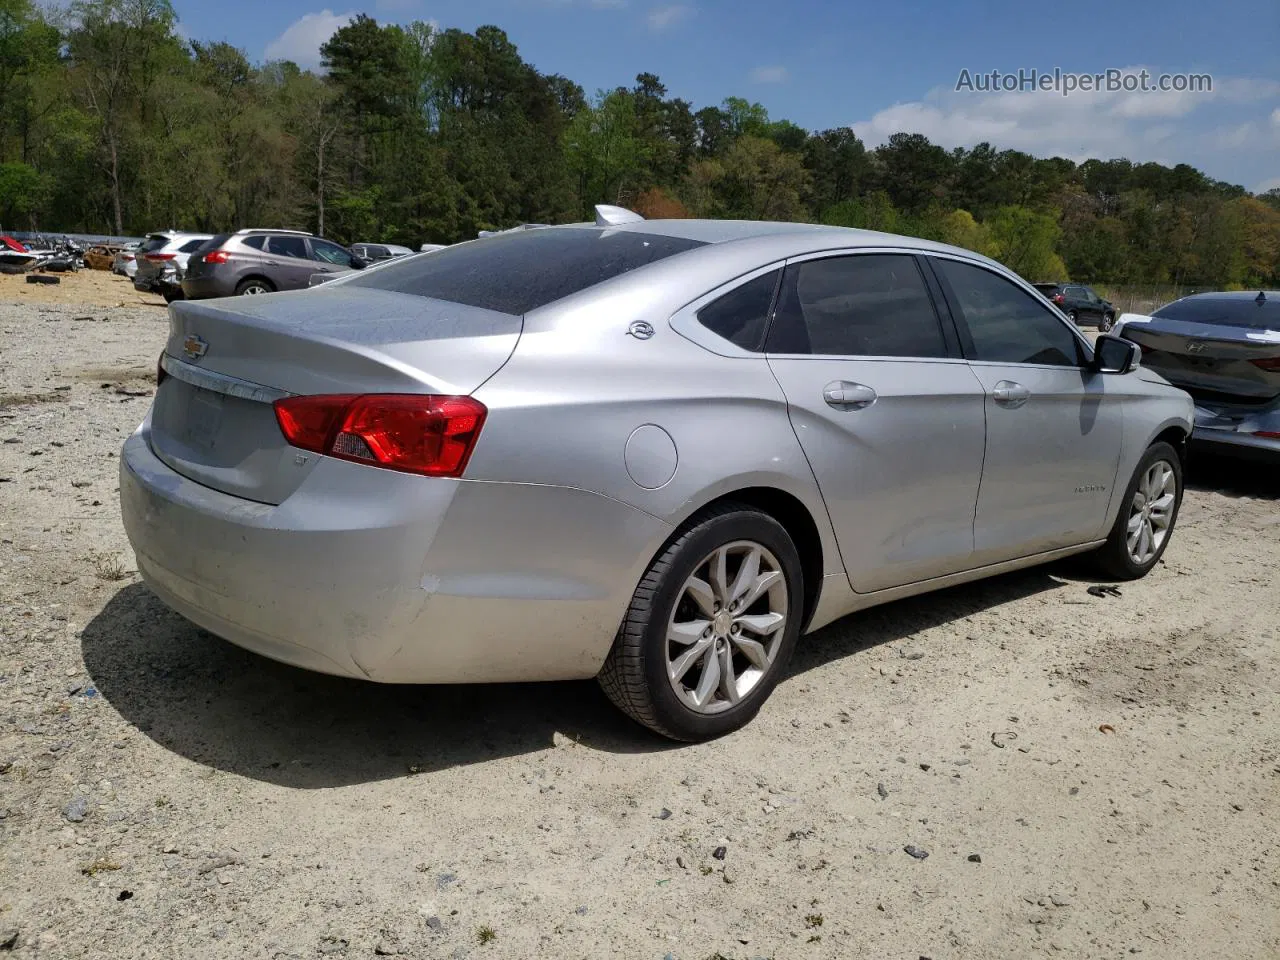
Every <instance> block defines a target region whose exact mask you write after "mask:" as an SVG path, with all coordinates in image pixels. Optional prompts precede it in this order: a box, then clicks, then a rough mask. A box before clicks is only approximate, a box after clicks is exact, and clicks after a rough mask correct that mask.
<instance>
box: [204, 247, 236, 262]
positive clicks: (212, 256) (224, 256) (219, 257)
mask: <svg viewBox="0 0 1280 960" xmlns="http://www.w3.org/2000/svg"><path fill="white" fill-rule="evenodd" d="M203 259H204V262H205V263H226V262H227V261H228V260H230V259H231V254H229V253H227V251H225V250H210V251H209V252H208V253H206V254H205V255H204V257H203Z"/></svg>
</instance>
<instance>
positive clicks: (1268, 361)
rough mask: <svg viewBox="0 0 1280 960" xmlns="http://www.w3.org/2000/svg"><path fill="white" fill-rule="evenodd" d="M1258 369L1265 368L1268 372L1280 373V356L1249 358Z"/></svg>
mask: <svg viewBox="0 0 1280 960" xmlns="http://www.w3.org/2000/svg"><path fill="white" fill-rule="evenodd" d="M1249 362H1250V363H1252V364H1253V365H1254V366H1255V367H1257V368H1258V369H1259V370H1266V371H1267V372H1268V373H1280V357H1264V358H1263V359H1261V360H1250V361H1249Z"/></svg>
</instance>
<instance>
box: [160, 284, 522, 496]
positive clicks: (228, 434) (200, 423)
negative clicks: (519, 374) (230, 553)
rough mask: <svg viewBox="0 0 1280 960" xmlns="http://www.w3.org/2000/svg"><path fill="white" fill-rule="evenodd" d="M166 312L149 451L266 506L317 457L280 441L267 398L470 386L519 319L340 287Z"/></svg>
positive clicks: (490, 369)
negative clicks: (163, 372) (162, 369)
mask: <svg viewBox="0 0 1280 960" xmlns="http://www.w3.org/2000/svg"><path fill="white" fill-rule="evenodd" d="M169 321H170V323H169V326H170V329H169V339H168V342H167V344H166V346H165V356H164V360H163V363H164V365H165V368H166V372H167V374H168V375H167V376H166V377H164V379H163V382H162V383H161V385H160V387H159V389H158V390H157V391H156V399H155V405H154V407H153V408H152V413H151V431H150V432H151V446H152V449H153V450H154V451H155V453H156V455H157V456H158V457H159V458H160V459H161V460H163V461H164V462H165V463H167V464H168V465H169V466H170V467H171V468H173V469H174V470H175V471H177V472H178V473H180V474H182V475H183V476H185V477H188V478H190V479H192V480H195V481H196V482H198V483H202V484H204V485H206V486H209V487H212V488H214V489H216V490H220V491H222V492H224V493H229V494H232V495H234V496H238V497H243V498H245V499H248V500H255V501H258V502H261V503H273V504H275V503H281V502H283V500H284V499H285V498H286V497H288V496H289V495H290V494H291V493H292V492H293V491H294V490H295V489H297V487H298V485H299V484H301V482H302V480H303V479H304V478H305V476H306V474H307V473H308V472H309V471H310V470H311V469H313V468H314V466H315V463H316V462H317V459H318V458H317V456H316V455H315V454H310V453H306V452H304V451H301V450H298V449H295V448H293V447H291V446H289V445H288V443H286V442H285V439H284V435H283V434H282V433H281V432H280V428H279V425H278V424H277V422H276V418H275V411H274V409H273V408H272V402H273V401H274V400H276V399H279V398H281V397H284V396H289V395H297V394H324V393H354V394H358V393H422V394H444V395H465V394H470V393H472V392H473V391H475V390H476V389H477V388H478V387H479V386H480V385H481V384H482V383H484V381H485V380H487V379H488V378H489V377H490V376H492V375H493V374H494V373H495V372H497V370H498V369H500V368H501V367H502V365H503V364H504V363H505V362H506V361H507V358H508V357H510V356H511V352H512V351H513V350H514V349H515V345H516V341H517V340H518V339H519V336H520V331H521V326H522V320H521V318H520V317H517V316H512V315H509V314H503V313H496V312H494V311H490V310H484V309H481V308H477V307H468V306H462V305H459V304H454V303H447V302H444V301H440V300H432V299H428V298H425V297H417V296H411V295H407V294H399V293H389V292H385V291H379V290H369V289H357V288H346V287H342V286H339V287H336V288H332V289H324V290H312V291H303V292H298V293H284V294H273V295H271V296H268V297H239V298H236V299H234V300H232V299H224V300H214V301H196V302H192V301H179V302H177V303H175V304H173V305H172V306H171V307H170V309H169Z"/></svg>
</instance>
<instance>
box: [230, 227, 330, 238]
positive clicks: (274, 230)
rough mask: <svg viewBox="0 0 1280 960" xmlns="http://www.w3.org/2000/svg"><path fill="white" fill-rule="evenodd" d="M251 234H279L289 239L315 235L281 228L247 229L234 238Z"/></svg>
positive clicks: (240, 231) (237, 232)
mask: <svg viewBox="0 0 1280 960" xmlns="http://www.w3.org/2000/svg"><path fill="white" fill-rule="evenodd" d="M250 233H279V234H283V235H285V236H289V237H310V236H313V234H310V233H307V231H305V230H285V229H282V228H280V227H245V228H244V229H242V230H237V231H236V232H235V233H234V234H233V236H237V237H243V236H245V235H246V234H250Z"/></svg>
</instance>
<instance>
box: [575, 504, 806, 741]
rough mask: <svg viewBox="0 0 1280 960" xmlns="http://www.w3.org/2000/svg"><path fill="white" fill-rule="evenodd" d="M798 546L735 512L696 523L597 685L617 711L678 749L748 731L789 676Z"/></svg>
mask: <svg viewBox="0 0 1280 960" xmlns="http://www.w3.org/2000/svg"><path fill="white" fill-rule="evenodd" d="M803 598H804V575H803V571H802V567H801V564H800V556H799V553H798V552H797V551H796V547H795V543H794V542H793V541H792V539H791V537H790V536H789V535H788V534H787V531H786V529H785V528H783V526H782V525H781V524H780V523H778V521H776V520H775V519H773V518H772V517H770V516H768V515H767V514H764V513H761V512H760V511H758V510H755V509H753V508H751V507H748V506H746V505H744V504H738V503H726V504H723V505H720V506H717V507H714V508H712V509H710V510H708V511H707V512H705V513H704V514H702V515H701V516H700V517H698V518H695V520H693V521H691V522H690V523H689V524H688V525H687V526H686V527H685V528H684V529H683V530H682V532H681V533H679V534H678V535H677V536H676V538H675V539H674V540H672V541H671V542H670V543H669V544H668V545H667V547H666V548H665V549H664V550H663V551H662V553H661V554H660V555H659V556H658V558H657V559H656V560H654V561H653V563H652V564H651V565H650V567H649V569H648V571H647V572H646V573H645V575H644V578H643V579H642V580H641V581H640V585H639V586H638V587H637V588H636V592H635V595H634V597H633V598H632V600H631V605H630V607H628V609H627V614H626V617H625V619H624V620H623V621H622V626H621V627H620V628H619V630H618V634H617V637H616V638H615V639H614V643H613V649H612V650H611V651H610V652H609V658H608V660H606V661H605V665H604V668H603V669H602V670H601V671H600V675H599V677H598V679H599V682H600V686H601V687H602V688H603V689H604V692H605V693H606V694H607V695H608V697H609V699H610V700H612V701H613V702H614V704H615V705H616V706H617V707H618V708H619V709H621V710H622V711H623V712H624V713H626V714H627V715H628V716H629V717H631V718H632V719H633V720H635V721H636V722H637V723H640V724H643V725H644V726H646V727H648V728H649V729H650V730H653V731H655V732H656V733H659V734H662V735H663V736H664V737H668V738H670V739H672V740H682V741H686V742H698V741H704V740H712V739H714V738H716V737H720V736H723V735H724V734H726V733H730V732H731V731H733V730H737V729H738V728H740V727H742V726H744V725H746V724H747V723H749V722H750V721H751V719H752V718H753V717H754V716H755V715H756V713H757V712H759V710H760V707H761V706H762V705H763V704H764V701H765V700H767V699H768V697H769V694H770V693H772V692H773V688H774V687H775V686H777V684H778V681H779V679H780V678H781V677H782V674H783V672H784V671H785V670H786V667H787V663H788V661H789V660H790V659H791V653H792V651H793V650H794V649H795V645H796V640H797V639H798V637H799V636H800V626H801V620H802V619H803V616H804V609H803V606H804V600H803Z"/></svg>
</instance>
